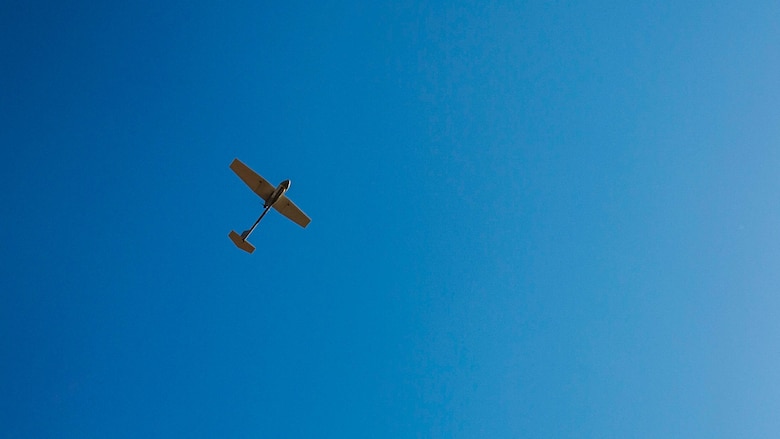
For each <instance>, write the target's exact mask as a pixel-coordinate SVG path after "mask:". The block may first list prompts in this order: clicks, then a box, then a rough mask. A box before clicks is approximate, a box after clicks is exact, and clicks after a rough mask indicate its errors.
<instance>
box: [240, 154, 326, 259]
mask: <svg viewBox="0 0 780 439" xmlns="http://www.w3.org/2000/svg"><path fill="white" fill-rule="evenodd" d="M230 169H232V170H233V172H235V173H236V175H238V177H239V178H241V180H244V183H246V185H247V186H249V189H252V191H253V192H254V193H256V194H257V195H259V196H260V198H262V199H263V201H265V204H263V208H264V210H263V213H261V214H260V218H258V219H257V221H255V223H254V224H252V227H250V228H249V230H245V231H244V233H242V234H240V235H239V234H238V233H236V231H235V230H231V231H230V233H229V234H228V236H229V237H230V239H231V240H232V241H233V243H234V244H235V245H236V247H238V248H240V249H241V250H244V251H245V252H247V253H252V252H253V251H255V246H253V245H252V244H251V243H250V242H249V241H247V238H249V235H250V234H251V233H252V231H253V230H255V227H257V224H258V223H260V220H261V219H263V217H264V216H265V214H266V213H268V210H269V209H270V208H272V207H273V208H274V209H276V210H278V211H279V213H281V214H282V215H284V216H286V217H287V218H289V219H291V220H292V221H293V222H294V223H296V224H298V225H299V226H301V227H303V228H306V226H308V225H309V222H310V221H311V219H310V218H309V217H308V216H306V214H305V213H303V212H302V211H301V209H299V208H298V206H296V205H295V204H293V202H292V201H290V199H289V198H287V196H286V195H285V194H284V193H285V192H287V190H288V189H290V180H285V181H283V182H281V183H279V186H276V187H274V185H272V184H271V183H269V182H267V181H266V180H265V179H263V177H261V176H260V175H259V174H258V173H257V172H255V171H253V170H251V169H250V168H249V166H247V165H245V164H243V163H242V162H241V160H239V159H234V160H233V163H231V164H230Z"/></svg>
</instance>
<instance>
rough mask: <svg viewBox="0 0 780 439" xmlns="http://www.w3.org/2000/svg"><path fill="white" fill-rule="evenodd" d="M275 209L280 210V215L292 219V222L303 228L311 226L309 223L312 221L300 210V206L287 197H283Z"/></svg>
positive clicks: (275, 204) (275, 205)
mask: <svg viewBox="0 0 780 439" xmlns="http://www.w3.org/2000/svg"><path fill="white" fill-rule="evenodd" d="M274 209H276V210H278V211H279V213H281V214H282V215H284V216H286V217H287V218H289V219H291V220H292V222H294V223H295V224H298V225H299V226H301V227H303V228H306V226H308V225H309V222H311V219H310V218H309V217H308V216H306V214H305V213H303V212H302V211H301V209H299V208H298V206H296V205H295V204H293V202H292V201H290V199H289V198H287V196H286V195H282V196H281V197H280V198H279V200H278V201H277V202H276V203H274Z"/></svg>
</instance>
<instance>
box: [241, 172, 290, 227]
mask: <svg viewBox="0 0 780 439" xmlns="http://www.w3.org/2000/svg"><path fill="white" fill-rule="evenodd" d="M230 169H232V170H233V172H235V173H236V175H238V176H239V178H241V180H244V183H246V185H247V186H249V189H252V191H253V192H254V193H256V194H257V195H259V196H260V198H262V199H263V201H267V200H268V197H270V196H271V194H273V193H274V189H276V188H275V187H274V185H272V184H271V183H269V182H267V181H265V179H263V177H261V176H260V175H258V173H257V172H255V171H253V170H251V169H250V168H249V166H247V165H245V164H243V163H242V162H241V160H239V159H234V160H233V163H231V164H230ZM304 227H305V226H304Z"/></svg>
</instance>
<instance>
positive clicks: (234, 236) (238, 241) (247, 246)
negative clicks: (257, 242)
mask: <svg viewBox="0 0 780 439" xmlns="http://www.w3.org/2000/svg"><path fill="white" fill-rule="evenodd" d="M228 236H229V237H230V240H231V241H233V244H235V245H236V247H238V248H240V249H241V250H243V251H245V252H247V253H252V252H253V251H255V246H254V245H252V244H251V243H250V242H249V241H246V240H245V239H244V238H242V237H241V235H239V234H238V233H236V231H235V230H231V231H230V234H229V235H228Z"/></svg>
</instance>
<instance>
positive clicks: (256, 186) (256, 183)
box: [230, 159, 281, 201]
mask: <svg viewBox="0 0 780 439" xmlns="http://www.w3.org/2000/svg"><path fill="white" fill-rule="evenodd" d="M230 169H232V170H233V172H235V173H236V175H238V176H239V178H241V179H242V180H244V183H246V185H247V186H249V189H252V191H254V193H256V194H257V195H259V196H260V198H262V199H263V201H265V200H268V197H270V196H271V194H273V193H274V189H276V188H275V187H274V185H272V184H271V183H269V182H267V181H265V179H264V178H263V177H261V176H260V175H258V174H257V172H255V171H253V170H251V169H249V166H247V165H245V164H243V163H242V162H241V160H239V159H234V160H233V163H231V164H230ZM280 201H281V200H280Z"/></svg>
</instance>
